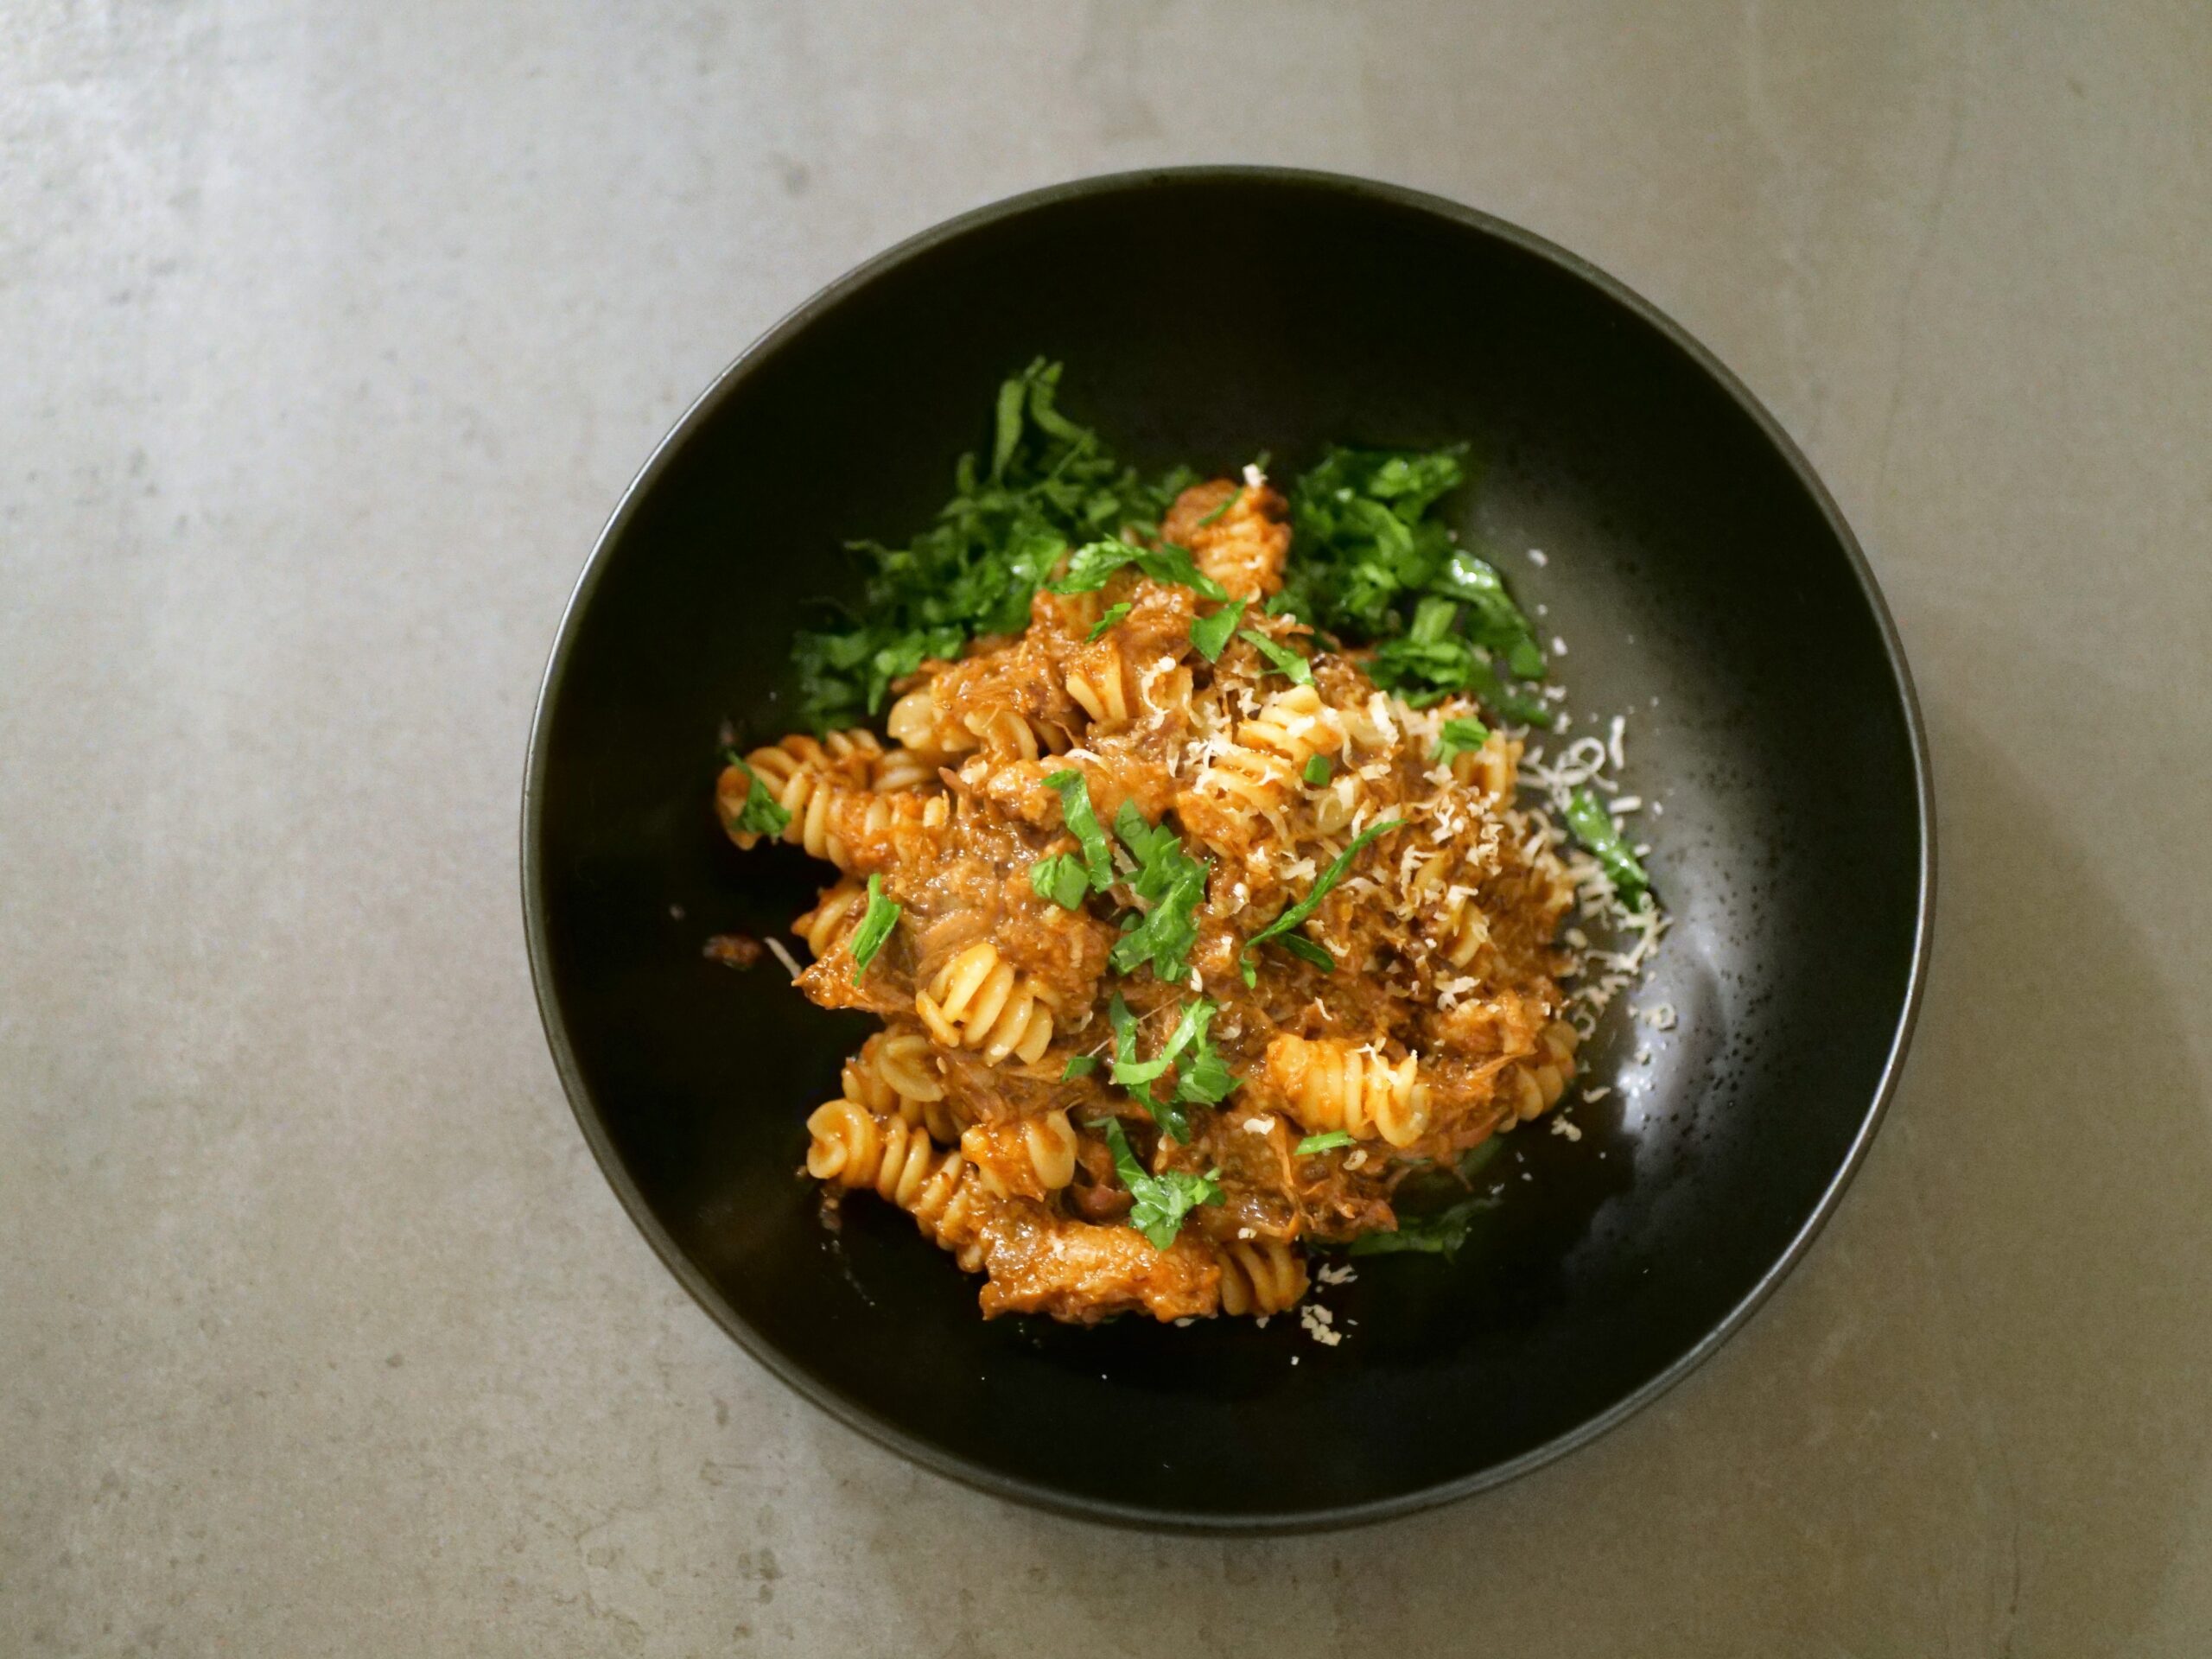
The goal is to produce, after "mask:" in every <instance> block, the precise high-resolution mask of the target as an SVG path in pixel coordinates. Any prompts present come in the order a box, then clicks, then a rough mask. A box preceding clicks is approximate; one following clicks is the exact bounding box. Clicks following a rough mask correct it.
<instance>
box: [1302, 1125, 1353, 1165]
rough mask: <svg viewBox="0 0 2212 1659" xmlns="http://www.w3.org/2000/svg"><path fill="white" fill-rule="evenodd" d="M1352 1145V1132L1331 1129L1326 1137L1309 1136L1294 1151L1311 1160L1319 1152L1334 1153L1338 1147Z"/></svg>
mask: <svg viewBox="0 0 2212 1659" xmlns="http://www.w3.org/2000/svg"><path fill="white" fill-rule="evenodd" d="M1350 1145H1351V1130H1349V1129H1331V1130H1329V1131H1328V1132H1327V1133H1326V1134H1325V1135H1307V1136H1306V1138H1305V1139H1304V1140H1303V1141H1300V1142H1299V1143H1298V1145H1297V1147H1295V1148H1294V1150H1295V1151H1296V1152H1297V1154H1298V1155H1299V1156H1300V1158H1311V1157H1312V1156H1313V1154H1315V1153H1317V1152H1334V1151H1335V1150H1336V1149H1337V1148H1338V1147H1348V1146H1350Z"/></svg>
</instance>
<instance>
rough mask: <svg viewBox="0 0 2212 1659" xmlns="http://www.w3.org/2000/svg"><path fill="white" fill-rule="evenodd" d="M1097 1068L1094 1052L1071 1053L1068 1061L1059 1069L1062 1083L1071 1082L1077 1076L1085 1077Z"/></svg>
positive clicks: (1096, 1058)
mask: <svg viewBox="0 0 2212 1659" xmlns="http://www.w3.org/2000/svg"><path fill="white" fill-rule="evenodd" d="M1097 1069H1098V1057H1097V1056H1096V1054H1071V1055H1069V1056H1068V1063H1067V1065H1065V1066H1063V1067H1062V1068H1061V1070H1060V1081H1061V1082H1062V1083H1073V1082H1074V1081H1075V1080H1076V1079H1077V1077H1089V1076H1090V1074H1091V1073H1092V1072H1094V1071H1096V1070H1097Z"/></svg>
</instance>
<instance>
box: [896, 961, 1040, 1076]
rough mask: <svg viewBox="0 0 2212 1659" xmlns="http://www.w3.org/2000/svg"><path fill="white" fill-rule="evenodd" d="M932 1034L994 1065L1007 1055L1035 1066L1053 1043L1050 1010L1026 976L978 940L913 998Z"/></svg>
mask: <svg viewBox="0 0 2212 1659" xmlns="http://www.w3.org/2000/svg"><path fill="white" fill-rule="evenodd" d="M914 1010H915V1012H916V1013H918V1014H920V1015H921V1017H922V1023H923V1025H925V1027H928V1029H929V1033H930V1035H931V1036H932V1037H934V1038H936V1039H937V1040H938V1042H940V1043H943V1044H944V1046H946V1047H948V1048H973V1049H979V1050H981V1051H982V1056H983V1058H984V1059H985V1060H987V1061H988V1062H989V1063H990V1064H991V1065H998V1064H1000V1063H1001V1061H1003V1060H1004V1059H1006V1058H1007V1056H1008V1055H1014V1056H1018V1057H1019V1058H1020V1059H1021V1060H1022V1061H1023V1062H1024V1063H1025V1064H1034V1063H1035V1061H1036V1060H1037V1058H1038V1057H1039V1056H1040V1055H1041V1054H1043V1053H1044V1052H1045V1050H1046V1046H1047V1045H1049V1044H1050V1043H1051V1042H1052V1004H1051V1001H1049V1000H1048V998H1047V997H1046V994H1045V992H1044V991H1043V990H1041V989H1040V988H1039V986H1038V985H1037V983H1036V982H1035V981H1033V980H1032V979H1031V978H1030V977H1029V976H1027V974H1024V973H1021V972H1019V971H1018V970H1017V969H1015V968H1014V966H1013V964H1012V963H1007V962H1005V961H1003V960H1001V957H1000V956H999V950H998V947H997V946H996V945H995V944H992V943H991V942H990V941H989V940H988V939H980V940H978V941H976V943H975V944H971V945H969V947H968V948H967V949H966V950H963V951H961V952H960V954H959V955H957V956H956V957H952V958H951V959H950V961H948V962H947V963H945V964H944V966H943V967H941V968H939V969H938V970H937V974H936V976H935V977H934V978H932V979H931V981H930V983H929V985H928V987H927V988H925V990H923V991H921V992H919V993H918V995H916V996H915V998H914Z"/></svg>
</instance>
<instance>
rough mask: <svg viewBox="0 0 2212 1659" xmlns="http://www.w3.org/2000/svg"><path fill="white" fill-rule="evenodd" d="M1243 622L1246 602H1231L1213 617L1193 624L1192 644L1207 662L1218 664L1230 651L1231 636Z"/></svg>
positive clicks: (1203, 617)
mask: <svg viewBox="0 0 2212 1659" xmlns="http://www.w3.org/2000/svg"><path fill="white" fill-rule="evenodd" d="M1243 620H1244V601H1243V600H1241V599H1237V600H1231V601H1230V602H1229V603H1228V604H1226V605H1224V606H1223V607H1221V608H1220V609H1219V610H1217V611H1216V612H1215V613H1213V614H1212V615H1211V616H1202V617H1200V618H1198V620H1196V621H1195V622H1193V623H1192V624H1191V644H1192V645H1194V646H1195V647H1197V649H1198V655H1199V656H1201V657H1203V658H1205V659H1206V661H1208V662H1210V663H1217V662H1219V661H1220V660H1221V653H1222V652H1224V651H1226V650H1228V649H1229V636H1230V634H1232V633H1234V632H1236V625H1237V624H1238V623H1239V622H1241V621H1243Z"/></svg>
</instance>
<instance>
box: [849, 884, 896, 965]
mask: <svg viewBox="0 0 2212 1659" xmlns="http://www.w3.org/2000/svg"><path fill="white" fill-rule="evenodd" d="M904 913H905V912H904V909H903V907H902V906H899V904H897V903H896V902H894V901H893V900H892V899H887V898H885V897H884V896H883V878H882V877H881V876H880V875H871V876H870V877H868V913H867V914H866V915H864V916H862V917H861V925H859V926H858V927H856V928H855V929H854V930H853V946H852V949H853V983H854V984H855V985H857V984H859V983H860V982H861V975H862V974H864V973H866V972H867V971H868V963H871V962H874V960H875V953H876V952H877V951H879V950H881V949H883V942H884V941H885V940H886V939H887V938H890V937H891V930H892V929H893V928H894V927H896V926H898V925H899V917H900V916H901V915H903V914H904Z"/></svg>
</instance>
